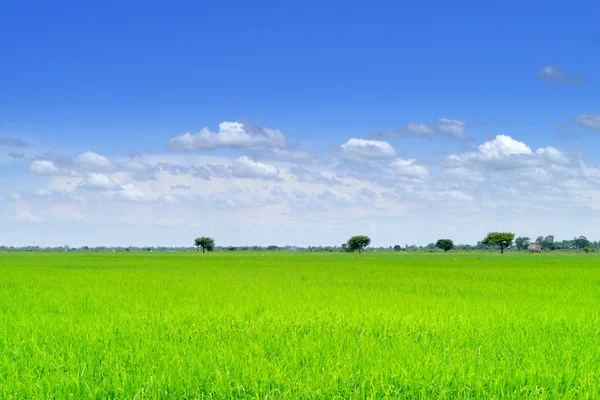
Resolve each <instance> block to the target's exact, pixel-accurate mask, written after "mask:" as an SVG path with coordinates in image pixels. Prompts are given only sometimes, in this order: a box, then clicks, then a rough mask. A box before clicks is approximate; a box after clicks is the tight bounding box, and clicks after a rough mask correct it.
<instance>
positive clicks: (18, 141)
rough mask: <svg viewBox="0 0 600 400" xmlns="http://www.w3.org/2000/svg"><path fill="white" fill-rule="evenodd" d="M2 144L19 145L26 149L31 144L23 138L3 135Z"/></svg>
mask: <svg viewBox="0 0 600 400" xmlns="http://www.w3.org/2000/svg"><path fill="white" fill-rule="evenodd" d="M0 146H7V147H18V148H21V149H26V148H28V147H29V144H28V143H27V142H26V141H24V140H23V139H18V138H11V137H2V138H0Z"/></svg>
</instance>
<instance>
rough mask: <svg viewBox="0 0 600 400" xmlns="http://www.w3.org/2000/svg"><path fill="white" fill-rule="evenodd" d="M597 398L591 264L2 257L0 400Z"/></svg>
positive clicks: (525, 257) (470, 258)
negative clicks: (43, 399)
mask: <svg viewBox="0 0 600 400" xmlns="http://www.w3.org/2000/svg"><path fill="white" fill-rule="evenodd" d="M386 397H387V398H410V399H417V398H436V399H437V398H442V399H444V398H446V399H454V398H482V399H488V398H548V399H555V398H573V399H582V398H590V399H598V398H600V258H599V257H596V256H593V255H587V256H586V255H530V254H522V255H515V254H505V255H504V256H500V254H485V253H481V254H391V253H390V254H382V253H380V254H363V255H360V256H358V255H355V254H339V253H329V254H325V253H323V254H297V255H294V254H291V253H264V254H263V253H211V254H205V255H202V254H195V253H182V254H177V253H166V254H159V253H152V254H149V253H145V254H142V253H137V254H135V253H114V254H113V253H67V254H61V253H10V254H0V398H14V399H31V398H57V399H63V398H72V399H86V398H102V399H104V398H126V399H132V398H136V399H141V398H149V399H150V398H173V399H184V398H219V399H221V398H261V399H264V398H269V399H271V398H273V399H277V398H290V399H291V398H324V399H331V398H338V399H348V398H386Z"/></svg>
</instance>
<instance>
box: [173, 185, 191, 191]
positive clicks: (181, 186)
mask: <svg viewBox="0 0 600 400" xmlns="http://www.w3.org/2000/svg"><path fill="white" fill-rule="evenodd" d="M170 188H171V190H190V189H191V188H192V187H191V186H190V185H173V186H170Z"/></svg>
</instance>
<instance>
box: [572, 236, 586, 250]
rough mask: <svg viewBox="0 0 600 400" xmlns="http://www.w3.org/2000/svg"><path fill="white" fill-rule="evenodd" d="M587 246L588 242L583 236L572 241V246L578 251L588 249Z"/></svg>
mask: <svg viewBox="0 0 600 400" xmlns="http://www.w3.org/2000/svg"><path fill="white" fill-rule="evenodd" d="M589 245H590V241H589V240H587V238H586V237H585V236H579V237H578V238H575V239H573V246H575V247H577V248H578V249H585V248H586V247H589Z"/></svg>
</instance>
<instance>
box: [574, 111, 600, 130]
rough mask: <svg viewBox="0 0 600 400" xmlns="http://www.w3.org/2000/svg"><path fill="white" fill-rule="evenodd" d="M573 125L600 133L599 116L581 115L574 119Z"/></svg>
mask: <svg viewBox="0 0 600 400" xmlns="http://www.w3.org/2000/svg"><path fill="white" fill-rule="evenodd" d="M575 123H577V124H578V125H580V126H582V127H584V128H586V129H589V130H592V131H598V132H600V114H598V115H592V114H581V115H578V116H577V117H575Z"/></svg>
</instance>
